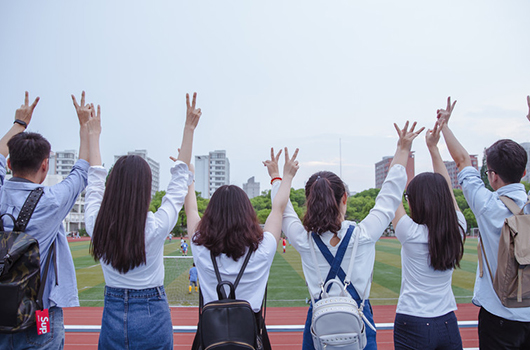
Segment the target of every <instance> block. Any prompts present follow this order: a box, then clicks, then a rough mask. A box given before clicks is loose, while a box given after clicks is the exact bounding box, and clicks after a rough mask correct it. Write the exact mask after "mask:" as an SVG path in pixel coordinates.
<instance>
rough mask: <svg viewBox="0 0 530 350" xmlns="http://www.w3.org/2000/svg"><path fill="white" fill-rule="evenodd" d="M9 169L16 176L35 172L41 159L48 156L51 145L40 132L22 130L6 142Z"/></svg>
mask: <svg viewBox="0 0 530 350" xmlns="http://www.w3.org/2000/svg"><path fill="white" fill-rule="evenodd" d="M7 147H8V148H9V159H10V164H11V169H12V170H13V173H14V174H15V175H17V176H24V175H29V174H34V173H36V172H37V171H38V170H39V168H40V166H41V164H42V161H43V160H45V159H47V158H49V157H50V150H51V146H50V143H49V142H48V140H46V139H45V138H44V137H43V136H42V135H41V134H37V133H34V132H22V133H20V134H17V135H15V136H13V137H12V138H11V139H10V140H9V141H8V142H7Z"/></svg>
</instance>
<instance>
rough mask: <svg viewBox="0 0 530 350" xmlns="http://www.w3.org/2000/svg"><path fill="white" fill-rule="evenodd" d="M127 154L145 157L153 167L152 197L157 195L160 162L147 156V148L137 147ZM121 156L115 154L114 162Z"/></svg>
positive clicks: (150, 166)
mask: <svg viewBox="0 0 530 350" xmlns="http://www.w3.org/2000/svg"><path fill="white" fill-rule="evenodd" d="M127 155H129V156H133V155H134V156H139V157H141V158H143V159H144V160H145V161H146V162H147V164H148V165H149V168H151V175H152V179H151V197H153V196H154V195H155V193H156V192H157V191H158V190H159V188H160V163H158V162H157V161H155V160H153V159H152V158H149V157H148V156H147V150H145V149H137V150H135V151H133V152H127ZM120 157H121V156H114V163H116V161H117V160H118V159H119V158H120Z"/></svg>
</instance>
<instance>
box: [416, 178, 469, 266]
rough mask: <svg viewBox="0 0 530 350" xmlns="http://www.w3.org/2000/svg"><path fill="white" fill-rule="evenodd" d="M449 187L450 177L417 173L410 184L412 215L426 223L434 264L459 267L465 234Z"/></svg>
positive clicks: (417, 221) (420, 223)
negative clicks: (448, 178)
mask: <svg viewBox="0 0 530 350" xmlns="http://www.w3.org/2000/svg"><path fill="white" fill-rule="evenodd" d="M449 191H451V189H450V188H449V185H448V184H447V181H446V180H445V178H444V177H443V176H442V175H440V174H437V173H421V174H418V175H416V176H415V177H414V178H413V179H412V181H411V182H410V183H409V186H408V188H407V196H408V200H409V206H410V213H411V218H412V220H413V221H414V222H415V223H417V224H419V225H425V226H427V229H428V230H429V256H430V258H431V267H432V268H433V269H435V270H439V271H445V270H449V269H454V268H455V267H456V266H458V267H460V260H462V256H463V255H464V241H465V237H466V236H465V234H464V229H463V228H462V227H461V226H460V224H459V223H458V217H457V215H456V211H455V206H454V202H453V198H452V197H451V192H449ZM462 237H464V238H462Z"/></svg>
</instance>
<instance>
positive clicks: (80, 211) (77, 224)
mask: <svg viewBox="0 0 530 350" xmlns="http://www.w3.org/2000/svg"><path fill="white" fill-rule="evenodd" d="M49 159H50V163H49V164H50V166H49V168H48V175H47V176H46V179H44V182H43V183H42V184H43V185H44V186H53V185H56V184H58V183H59V182H61V181H63V180H64V179H65V178H66V177H67V176H68V174H70V171H72V168H73V167H74V164H75V162H77V151H75V150H65V151H59V152H53V151H52V152H50V158H49ZM63 225H64V229H65V230H66V232H78V231H79V230H80V229H84V228H85V191H83V192H81V194H80V195H79V196H78V197H77V199H76V201H75V204H74V206H73V208H72V210H70V212H69V213H68V215H67V216H66V218H65V219H64V220H63Z"/></svg>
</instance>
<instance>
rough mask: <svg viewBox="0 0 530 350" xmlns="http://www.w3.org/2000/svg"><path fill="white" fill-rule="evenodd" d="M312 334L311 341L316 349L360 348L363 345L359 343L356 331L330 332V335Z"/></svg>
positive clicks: (360, 349)
mask: <svg viewBox="0 0 530 350" xmlns="http://www.w3.org/2000/svg"><path fill="white" fill-rule="evenodd" d="M312 336H313V343H314V344H315V349H317V350H321V349H322V350H323V349H326V350H334V349H348V350H362V349H364V345H363V344H362V343H361V339H360V337H359V334H357V333H344V334H332V335H321V336H319V337H318V336H316V335H315V334H312Z"/></svg>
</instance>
